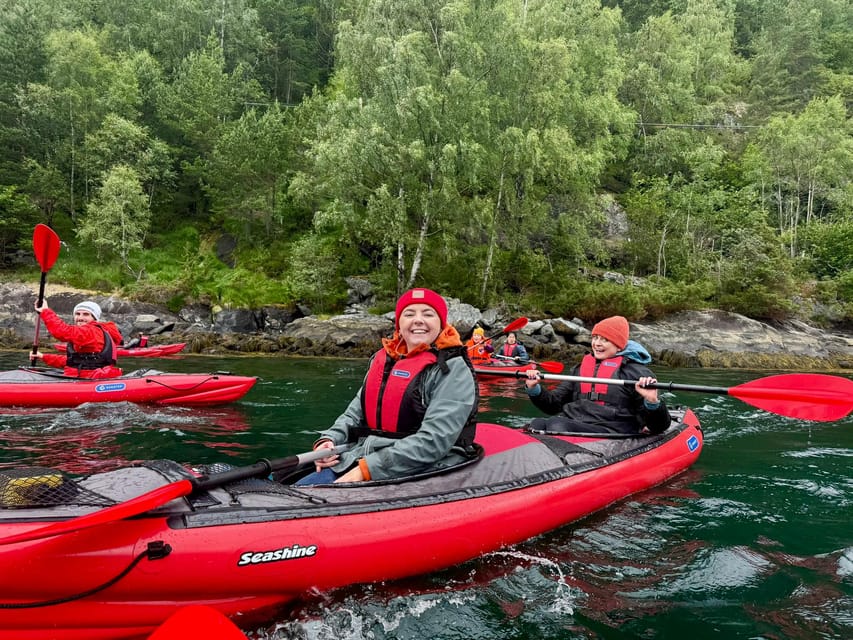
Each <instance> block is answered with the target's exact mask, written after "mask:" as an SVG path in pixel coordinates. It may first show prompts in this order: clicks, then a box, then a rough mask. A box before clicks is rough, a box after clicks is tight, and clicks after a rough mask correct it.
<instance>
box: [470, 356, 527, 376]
mask: <svg viewBox="0 0 853 640" xmlns="http://www.w3.org/2000/svg"><path fill="white" fill-rule="evenodd" d="M535 368H536V365H535V364H534V363H532V362H530V363H528V364H514V363H510V362H507V363H506V364H504V361H502V360H490V361H489V362H488V363H483V362H482V361H479V362H475V363H474V371H475V372H476V373H477V376H486V377H488V376H489V374H491V373H492V372H495V371H497V372H499V373H496V374H495V375H506V374H505V373H504V372H506V371H527V370H528V369H535Z"/></svg>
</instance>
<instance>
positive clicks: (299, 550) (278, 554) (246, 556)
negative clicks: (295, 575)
mask: <svg viewBox="0 0 853 640" xmlns="http://www.w3.org/2000/svg"><path fill="white" fill-rule="evenodd" d="M314 555H317V545H316V544H311V545H308V546H307V547H303V546H301V545H299V544H294V545H292V546H290V547H282V548H281V549H272V550H270V551H246V552H245V553H241V554H240V559H239V560H238V561H237V566H238V567H245V566H247V565H252V564H265V563H267V562H280V561H282V560H295V559H296V558H306V557H311V556H314Z"/></svg>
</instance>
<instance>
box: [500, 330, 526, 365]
mask: <svg viewBox="0 0 853 640" xmlns="http://www.w3.org/2000/svg"><path fill="white" fill-rule="evenodd" d="M497 355H498V356H499V357H501V358H509V359H511V360H513V361H515V362H516V363H518V364H527V363H528V362H530V356H529V355H527V349H525V348H524V345H523V344H521V343H520V342H519V341H518V338H517V337H516V335H515V332H514V331H510V332H509V333H508V334H506V341H505V342H504V343H503V344H502V345H501V347H500V349H498V351H497Z"/></svg>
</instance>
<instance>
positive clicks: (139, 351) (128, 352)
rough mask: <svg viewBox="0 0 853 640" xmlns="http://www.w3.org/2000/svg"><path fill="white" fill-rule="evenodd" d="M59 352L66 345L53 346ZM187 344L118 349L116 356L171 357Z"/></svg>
mask: <svg viewBox="0 0 853 640" xmlns="http://www.w3.org/2000/svg"><path fill="white" fill-rule="evenodd" d="M53 346H54V347H55V348H56V350H57V351H62V352H64V351H65V350H66V348H67V347H66V345H65V343H63V342H59V343H57V344H55V345H53ZM185 346H187V343H186V342H175V343H172V344H155V345H149V346H146V347H130V348H128V347H118V349H117V351H116V355H117V356H118V357H119V358H157V357H159V356H171V355H174V354H176V353H179V352H181V351H183V349H184V347H185Z"/></svg>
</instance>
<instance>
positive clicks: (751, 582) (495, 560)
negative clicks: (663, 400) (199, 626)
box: [0, 353, 853, 640]
mask: <svg viewBox="0 0 853 640" xmlns="http://www.w3.org/2000/svg"><path fill="white" fill-rule="evenodd" d="M21 364H26V357H25V354H18V353H5V354H0V369H12V368H15V367H17V366H18V365H21ZM123 366H124V367H125V369H126V370H129V369H131V368H134V367H135V366H139V367H142V366H152V367H156V368H158V369H160V370H165V371H185V372H189V371H196V372H209V371H218V370H225V371H231V372H233V373H240V374H254V375H259V376H260V377H261V378H262V379H261V381H260V382H259V383H258V385H257V386H256V387H255V388H254V389H253V390H252V391H251V392H250V393H249V395H248V396H246V398H245V399H244V400H242V401H240V402H238V403H235V404H232V405H229V406H227V407H218V408H211V409H182V408H151V407H139V406H134V405H123V404H119V405H111V406H98V405H84V406H81V407H78V408H76V409H73V410H56V409H45V410H38V411H34V410H17V411H16V410H9V409H5V410H4V409H0V436H2V439H3V447H2V450H0V465H2V466H5V467H9V466H17V465H22V464H38V465H44V466H52V467H57V468H61V469H64V470H66V471H69V472H74V473H90V472H93V471H96V470H104V469H109V468H114V467H116V466H119V465H120V464H122V463H125V462H128V461H133V460H138V459H145V458H172V459H175V460H178V461H181V462H193V463H202V462H214V461H218V460H221V461H229V462H232V463H236V464H242V463H251V462H254V461H255V460H257V459H258V458H260V457H264V456H270V457H278V456H282V455H287V454H290V453H297V452H301V451H305V450H308V449H309V448H310V445H311V442H312V441H313V439H314V435H315V433H316V430H317V429H318V428H320V427H323V426H325V425H327V424H329V423H330V421H331V420H333V419H334V417H335V416H337V414H338V413H339V412H340V411H341V410H342V408H343V407H344V406H345V405H346V403H347V402H348V401H349V399H350V398H351V397H352V395H353V394H354V393H355V391H356V388H357V386H358V385H359V384H360V380H361V376H362V374H363V370H364V366H365V361H361V360H327V359H279V358H255V357H252V358H208V357H198V356H186V357H180V358H176V359H161V360H147V361H144V360H136V361H133V360H130V359H128V360H125V361H124V362H123ZM657 373H658V376H659V378H660V379H661V380H673V381H675V382H680V383H687V384H699V385H712V386H722V387H729V386H734V385H737V384H740V383H742V382H745V381H747V380H750V379H752V378H757V377H761V376H763V375H766V374H765V373H761V372H742V371H737V372H733V371H709V370H669V369H663V368H658V369H657ZM482 391H483V392H484V395H483V399H482V404H481V408H482V418H483V419H484V420H488V421H492V422H498V423H502V424H508V425H516V426H517V425H520V424H523V423H524V422H526V421H527V419H528V418H529V417H531V416H534V415H537V413H536V410H535V409H534V408H533V407H532V406H531V405H530V404H529V403H528V401H527V400H526V398H525V396H524V395H523V394H522V392H521V391H520V389H519V387H518V384H517V383H516V382H515V381H509V380H507V381H502V382H500V383H496V384H491V385H488V386H484V387H483V388H482ZM792 393H796V390H792ZM667 399H668V401H669V402H670V403H671V404H684V405H689V406H691V407H692V408H693V409H694V410H695V411H696V413H697V414H698V415H699V417H700V419H701V420H702V423H703V428H704V431H705V436H706V443H705V448H704V451H703V453H702V455H701V457H700V459H699V461H698V462H697V464H695V465H694V466H693V467H692V468H691V469H690V470H689V471H688V472H687V473H685V474H683V475H681V476H679V477H677V478H675V479H673V480H671V481H670V482H668V483H666V484H665V485H663V486H660V487H657V488H656V489H654V490H652V491H648V492H645V493H643V494H640V495H636V496H633V497H632V498H630V499H629V500H627V501H624V502H621V503H618V504H614V505H612V506H611V507H610V508H608V509H606V510H604V511H601V512H599V513H597V514H594V515H593V516H591V517H588V518H586V519H584V520H581V521H579V522H576V523H574V524H571V525H569V526H566V527H563V528H562V529H559V530H557V531H553V532H550V533H547V534H544V535H542V536H540V537H538V538H536V539H534V540H531V541H529V542H527V543H524V544H521V545H519V546H517V547H514V548H511V549H507V550H504V551H502V552H499V553H494V554H490V555H488V556H485V557H483V558H479V559H477V560H474V561H471V562H468V563H465V564H462V565H460V566H458V567H454V568H453V569H450V570H447V571H443V572H439V573H436V574H432V575H427V576H422V577H418V578H415V579H411V580H406V581H403V582H395V583H388V584H379V585H353V586H352V587H349V588H346V589H342V590H339V591H336V592H333V593H326V594H313V595H309V596H308V597H307V598H306V599H305V600H304V601H301V602H299V603H297V604H296V605H294V606H292V607H290V608H288V609H287V610H284V611H281V612H280V614H279V615H277V616H276V617H275V618H273V619H270V620H269V623H268V624H267V625H265V626H264V627H262V628H260V629H258V630H256V631H255V632H253V633H252V637H253V638H266V639H291V638H293V639H297V638H298V639H310V640H331V639H335V640H344V639H347V640H358V639H362V638H366V639H376V640H382V639H386V638H399V639H406V640H425V639H433V638H434V639H440V640H457V639H458V640H463V639H465V640H468V639H483V640H486V639H488V640H533V639H537V640H539V639H561V640H562V639H574V638H576V639H598V638H620V639H621V638H625V639H627V638H690V640H701V639H703V638H753V639H754V638H764V639H774V640H775V639H812V638H853V472H851V463H853V418H850V417H848V418H846V419H844V420H842V421H839V422H836V423H829V424H827V423H808V422H802V421H795V420H791V419H787V418H783V417H780V416H776V415H772V414H768V413H763V412H761V411H758V410H756V409H754V408H752V407H750V406H749V405H747V404H745V403H743V402H741V401H739V400H737V399H735V398H730V397H726V396H718V395H711V394H697V393H684V394H678V395H673V394H670V395H668V396H667ZM471 535H476V531H473V530H472V532H471Z"/></svg>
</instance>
